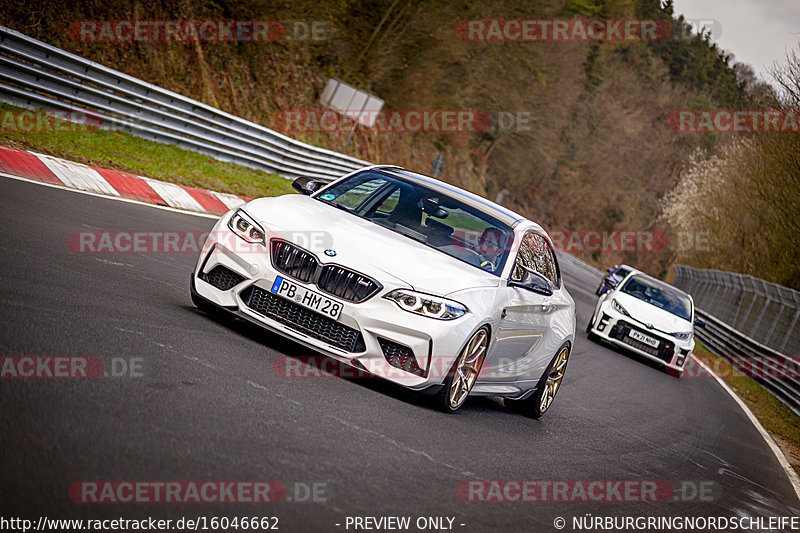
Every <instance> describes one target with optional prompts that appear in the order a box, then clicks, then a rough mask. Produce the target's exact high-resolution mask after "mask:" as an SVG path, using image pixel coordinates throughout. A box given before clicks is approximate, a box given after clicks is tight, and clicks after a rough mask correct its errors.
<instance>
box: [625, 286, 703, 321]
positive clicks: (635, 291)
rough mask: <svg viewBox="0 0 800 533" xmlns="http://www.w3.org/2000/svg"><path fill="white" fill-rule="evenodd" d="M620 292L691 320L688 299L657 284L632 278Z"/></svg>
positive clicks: (690, 305) (690, 308) (690, 304)
mask: <svg viewBox="0 0 800 533" xmlns="http://www.w3.org/2000/svg"><path fill="white" fill-rule="evenodd" d="M622 292H624V293H625V294H629V295H631V296H633V297H634V298H638V299H640V300H643V301H645V302H647V303H649V304H651V305H654V306H656V307H658V308H659V309H663V310H664V311H667V312H668V313H672V314H673V315H676V316H679V317H681V318H683V319H686V320H691V319H692V303H691V301H690V300H689V297H688V296H686V295H685V294H682V293H680V292H678V291H676V290H674V289H671V288H669V287H666V286H664V285H662V284H660V283H658V282H655V281H651V280H649V279H647V278H643V277H641V276H634V277H632V278H630V279H629V280H628V281H627V282H625V285H624V286H623V287H622Z"/></svg>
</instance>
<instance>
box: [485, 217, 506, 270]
mask: <svg viewBox="0 0 800 533" xmlns="http://www.w3.org/2000/svg"><path fill="white" fill-rule="evenodd" d="M505 240H506V236H505V235H504V234H503V232H502V231H501V230H499V229H498V228H486V229H485V230H483V233H482V234H481V238H480V239H478V253H480V254H481V256H482V258H483V259H482V261H481V264H480V267H481V268H482V269H484V270H488V271H489V272H494V271H495V269H496V268H497V265H498V260H499V259H500V256H501V255H502V254H503V250H504V249H505Z"/></svg>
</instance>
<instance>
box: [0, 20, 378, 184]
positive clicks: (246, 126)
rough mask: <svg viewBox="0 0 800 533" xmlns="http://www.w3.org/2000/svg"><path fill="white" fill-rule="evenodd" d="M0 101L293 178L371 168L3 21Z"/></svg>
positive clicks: (326, 176) (325, 177)
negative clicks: (71, 115)
mask: <svg viewBox="0 0 800 533" xmlns="http://www.w3.org/2000/svg"><path fill="white" fill-rule="evenodd" d="M0 100H3V101H6V102H8V103H11V104H15V105H20V106H22V107H27V108H45V109H56V110H62V111H71V112H81V113H87V114H90V115H93V116H96V117H98V118H99V119H100V120H101V121H102V122H103V124H104V127H113V129H117V130H121V131H126V132H128V133H131V134H133V135H136V136H138V137H143V138H146V139H150V140H153V141H157V142H163V143H168V144H174V145H177V146H180V147H182V148H185V149H188V150H193V151H196V152H200V153H203V154H206V155H209V156H211V157H213V158H215V159H219V160H222V161H231V162H235V163H238V164H241V165H245V166H248V167H252V168H257V169H261V170H265V171H267V172H273V173H275V174H278V175H281V176H284V177H287V178H293V177H297V176H309V177H313V178H318V179H323V180H328V181H330V180H332V179H335V178H338V177H340V176H342V175H344V174H346V173H348V172H350V171H352V170H355V169H357V168H361V167H364V166H367V165H369V164H370V163H368V162H366V161H361V160H359V159H356V158H353V157H349V156H346V155H343V154H339V153H336V152H333V151H330V150H325V149H322V148H317V147H314V146H311V145H308V144H305V143H302V142H299V141H296V140H294V139H291V138H290V137H287V136H285V135H281V134H280V133H278V132H275V131H273V130H271V129H269V128H266V127H264V126H261V125H259V124H255V123H253V122H249V121H247V120H244V119H241V118H239V117H236V116H234V115H231V114H229V113H225V112H223V111H220V110H218V109H215V108H213V107H211V106H208V105H206V104H203V103H201V102H198V101H196V100H192V99H191V98H187V97H185V96H181V95H180V94H177V93H174V92H172V91H168V90H166V89H162V88H161V87H157V86H155V85H152V84H150V83H147V82H145V81H142V80H139V79H137V78H134V77H132V76H128V75H127V74H123V73H122V72H118V71H116V70H113V69H110V68H108V67H104V66H103V65H100V64H98V63H95V62H93V61H89V60H86V59H84V58H82V57H79V56H77V55H75V54H71V53H69V52H65V51H64V50H61V49H59V48H56V47H54V46H51V45H48V44H46V43H43V42H41V41H38V40H36V39H33V38H31V37H28V36H26V35H23V34H22V33H19V32H17V31H14V30H11V29H9V28H6V27H4V26H0Z"/></svg>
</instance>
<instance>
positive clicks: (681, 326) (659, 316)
mask: <svg viewBox="0 0 800 533" xmlns="http://www.w3.org/2000/svg"><path fill="white" fill-rule="evenodd" d="M613 297H614V298H616V299H617V301H618V302H619V303H620V305H622V307H624V308H625V310H626V311H628V313H630V314H631V316H632V317H633V318H635V319H636V320H638V321H640V322H644V323H645V324H652V325H653V327H654V328H655V329H658V330H661V331H664V332H667V333H682V332H687V331H692V323H691V322H690V321H688V320H685V319H683V318H681V317H679V316H677V315H673V314H672V313H670V312H668V311H664V310H663V309H659V308H658V307H656V306H655V305H652V304H649V303H647V302H645V301H643V300H640V299H638V298H636V297H635V296H631V295H629V294H625V293H623V292H616V293H614V296H613Z"/></svg>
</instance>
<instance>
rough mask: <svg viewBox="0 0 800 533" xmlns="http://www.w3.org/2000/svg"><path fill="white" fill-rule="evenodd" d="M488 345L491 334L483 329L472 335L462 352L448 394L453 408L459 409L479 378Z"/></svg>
mask: <svg viewBox="0 0 800 533" xmlns="http://www.w3.org/2000/svg"><path fill="white" fill-rule="evenodd" d="M488 345H489V335H488V334H487V333H486V330H485V329H481V330H478V331H477V332H476V333H475V335H473V336H472V338H471V339H470V340H469V342H468V343H467V345H466V346H465V347H464V350H463V351H462V352H461V355H460V356H459V358H458V363H457V364H456V368H455V370H454V372H455V375H454V376H453V380H452V382H451V384H450V390H449V394H448V400H449V402H450V407H451V408H452V409H458V408H459V407H460V406H461V404H462V403H464V401H465V400H466V399H467V395H468V394H469V391H470V390H472V385H474V384H475V380H476V379H478V373H479V372H480V371H481V366H482V365H483V360H484V358H485V357H486V349H487V348H488Z"/></svg>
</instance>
